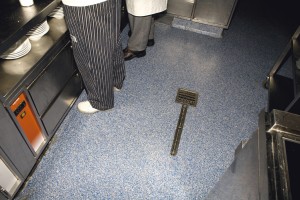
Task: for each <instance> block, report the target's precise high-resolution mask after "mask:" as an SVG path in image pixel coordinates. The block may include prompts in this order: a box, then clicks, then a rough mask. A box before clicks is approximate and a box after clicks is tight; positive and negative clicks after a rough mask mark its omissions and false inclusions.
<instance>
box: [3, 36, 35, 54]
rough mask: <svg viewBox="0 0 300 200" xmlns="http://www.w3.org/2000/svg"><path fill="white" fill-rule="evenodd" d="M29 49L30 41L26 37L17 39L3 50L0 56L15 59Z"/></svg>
mask: <svg viewBox="0 0 300 200" xmlns="http://www.w3.org/2000/svg"><path fill="white" fill-rule="evenodd" d="M30 49H31V43H30V41H29V39H28V38H26V39H25V40H24V39H23V40H19V41H17V42H16V43H15V44H14V45H13V46H11V47H10V48H9V49H8V50H7V51H5V52H4V53H3V54H2V55H0V58H3V59H17V58H21V57H23V56H25V55H26V54H28V52H29V51H30Z"/></svg>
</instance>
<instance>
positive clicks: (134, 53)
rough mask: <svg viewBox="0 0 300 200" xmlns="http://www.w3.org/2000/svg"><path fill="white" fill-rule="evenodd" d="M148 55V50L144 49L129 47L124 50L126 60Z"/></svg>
mask: <svg viewBox="0 0 300 200" xmlns="http://www.w3.org/2000/svg"><path fill="white" fill-rule="evenodd" d="M145 55H146V50H143V51H131V50H130V49H128V48H127V47H126V48H125V49H124V50H123V56H124V60H125V61H127V60H131V59H133V58H135V57H137V58H140V57H144V56H145Z"/></svg>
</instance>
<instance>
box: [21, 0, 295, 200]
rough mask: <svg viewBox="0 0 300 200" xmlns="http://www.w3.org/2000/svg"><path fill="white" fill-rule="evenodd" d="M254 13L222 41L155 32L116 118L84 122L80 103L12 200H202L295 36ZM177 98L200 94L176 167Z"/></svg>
mask: <svg viewBox="0 0 300 200" xmlns="http://www.w3.org/2000/svg"><path fill="white" fill-rule="evenodd" d="M254 12H255V10H254V8H251V6H247V3H245V2H243V1H240V3H239V4H238V6H237V8H236V12H235V14H234V16H233V18H232V22H231V25H230V27H229V29H228V30H225V31H224V33H223V38H221V39H218V38H212V37H209V36H205V35H200V34H197V33H194V32H188V31H184V30H180V29H176V28H172V27H170V26H169V25H166V24H163V23H156V32H155V42H156V44H155V45H154V47H150V48H148V49H147V55H146V56H145V57H143V58H139V59H133V60H131V61H128V62H126V73H127V76H126V80H125V83H124V88H123V89H122V91H120V92H118V93H116V94H115V108H114V109H112V110H109V111H106V112H99V113H96V114H93V115H86V114H82V113H80V112H79V111H78V110H77V109H76V105H77V103H78V102H77V103H76V105H75V106H74V107H73V108H72V109H71V111H70V113H69V114H68V116H67V117H66V119H65V121H64V122H63V124H62V125H61V127H60V128H59V130H58V131H57V133H56V135H55V136H54V137H55V138H54V142H53V143H52V144H51V146H50V148H49V149H48V151H47V153H46V155H45V156H44V157H43V159H42V161H41V163H40V164H39V165H38V167H37V169H36V171H35V173H34V174H33V176H32V177H31V178H30V180H29V181H28V184H27V186H26V187H25V188H24V190H23V191H22V192H21V193H20V195H19V196H18V197H17V198H18V199H23V198H28V199H39V200H40V199H178V200H183V199H205V197H206V196H207V194H208V193H209V191H210V190H211V189H212V188H213V186H214V185H215V184H216V183H217V182H218V180H219V179H220V177H221V176H222V174H223V173H224V172H225V170H226V169H227V167H228V166H229V165H230V163H231V162H232V160H233V157H234V151H235V148H236V147H237V146H238V144H239V143H240V142H241V141H242V140H243V139H247V138H248V137H249V136H250V135H251V133H252V132H253V131H255V130H256V129H257V120H258V114H259V111H260V110H261V109H264V108H265V107H266V105H267V91H266V90H264V89H263V88H262V81H263V80H264V78H265V76H266V74H267V73H268V71H269V70H270V68H271V67H272V65H273V64H274V62H275V60H276V58H277V57H278V56H279V55H280V53H281V51H282V50H283V48H284V47H285V45H286V43H287V41H288V39H289V36H290V35H291V34H292V31H291V30H290V29H285V27H279V26H277V25H276V23H274V22H273V21H272V20H271V21H270V19H269V18H267V17H265V16H264V14H263V12H259V11H257V13H256V15H253V13H254ZM127 31H128V27H127V28H125V30H124V31H123V33H122V40H123V46H124V47H125V46H126V41H127V38H128V36H127ZM178 88H187V89H190V90H194V91H196V92H198V93H199V102H198V105H197V107H195V108H194V107H189V108H188V112H187V116H186V121H185V126H184V129H183V133H182V137H181V143H180V146H179V151H178V154H177V156H175V157H173V156H170V150H171V145H172V141H173V136H174V132H175V128H176V124H177V120H178V115H179V112H180V109H181V105H180V104H177V103H175V97H176V93H177V89H178ZM83 99H86V94H85V92H83V93H82V95H81V96H80V98H79V100H78V101H80V100H83Z"/></svg>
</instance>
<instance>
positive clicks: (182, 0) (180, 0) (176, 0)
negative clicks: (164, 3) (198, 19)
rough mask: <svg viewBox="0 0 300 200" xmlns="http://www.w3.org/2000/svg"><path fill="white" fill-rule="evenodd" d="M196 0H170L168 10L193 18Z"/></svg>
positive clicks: (174, 13)
mask: <svg viewBox="0 0 300 200" xmlns="http://www.w3.org/2000/svg"><path fill="white" fill-rule="evenodd" d="M194 3H195V0H169V1H168V9H167V12H168V13H170V14H173V15H176V16H180V17H185V18H191V16H192V11H193V6H194Z"/></svg>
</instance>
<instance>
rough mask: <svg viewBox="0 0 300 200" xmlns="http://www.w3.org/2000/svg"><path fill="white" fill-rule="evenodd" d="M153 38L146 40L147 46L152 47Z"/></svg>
mask: <svg viewBox="0 0 300 200" xmlns="http://www.w3.org/2000/svg"><path fill="white" fill-rule="evenodd" d="M154 43H155V42H154V39H150V40H148V42H147V46H148V47H152V46H153V45H154Z"/></svg>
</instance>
